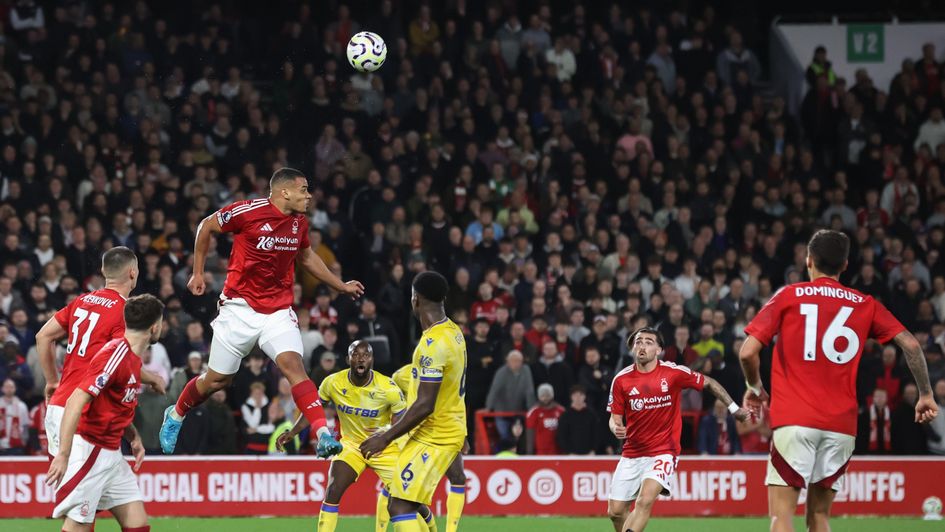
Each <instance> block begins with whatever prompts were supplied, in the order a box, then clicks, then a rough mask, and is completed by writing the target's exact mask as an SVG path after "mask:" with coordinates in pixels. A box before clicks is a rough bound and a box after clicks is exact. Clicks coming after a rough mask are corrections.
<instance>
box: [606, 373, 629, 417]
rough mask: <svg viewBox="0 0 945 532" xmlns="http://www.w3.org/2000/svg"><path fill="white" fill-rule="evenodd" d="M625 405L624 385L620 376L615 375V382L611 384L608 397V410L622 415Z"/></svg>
mask: <svg viewBox="0 0 945 532" xmlns="http://www.w3.org/2000/svg"><path fill="white" fill-rule="evenodd" d="M624 406H625V405H624V394H623V386H622V385H621V384H620V378H619V377H614V382H613V383H612V384H611V385H610V395H609V396H608V397H607V411H608V412H610V413H611V414H617V415H618V416H622V415H623V414H624Z"/></svg>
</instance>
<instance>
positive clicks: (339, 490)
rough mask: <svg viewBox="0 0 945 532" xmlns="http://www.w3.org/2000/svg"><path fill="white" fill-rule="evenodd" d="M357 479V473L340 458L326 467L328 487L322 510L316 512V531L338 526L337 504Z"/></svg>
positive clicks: (323, 531)
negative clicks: (329, 466)
mask: <svg viewBox="0 0 945 532" xmlns="http://www.w3.org/2000/svg"><path fill="white" fill-rule="evenodd" d="M355 480H358V473H357V472H356V471H355V470H354V469H352V468H351V466H349V465H348V464H346V463H344V462H342V461H341V460H335V461H334V462H332V463H331V468H329V469H328V488H327V489H326V490H325V500H324V501H323V502H322V510H321V511H320V512H319V513H318V532H334V530H335V527H336V526H338V505H339V504H341V497H342V496H343V495H344V494H345V491H347V490H348V487H349V486H351V485H352V484H354V481H355Z"/></svg>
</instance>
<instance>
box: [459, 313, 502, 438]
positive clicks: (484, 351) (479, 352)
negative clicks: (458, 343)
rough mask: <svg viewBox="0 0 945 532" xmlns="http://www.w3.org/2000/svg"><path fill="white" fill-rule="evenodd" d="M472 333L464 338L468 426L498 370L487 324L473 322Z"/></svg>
mask: <svg viewBox="0 0 945 532" xmlns="http://www.w3.org/2000/svg"><path fill="white" fill-rule="evenodd" d="M472 333H473V334H472V335H470V336H468V337H467V338H466V358H467V360H466V367H467V369H466V407H467V409H468V411H469V412H470V414H471V415H469V416H467V421H468V422H469V425H470V426H472V425H473V421H474V417H473V415H472V414H473V413H475V412H476V411H477V410H479V409H481V408H483V407H485V405H486V395H487V394H488V392H489V385H490V384H491V383H492V380H493V377H494V376H495V373H496V371H497V370H498V369H499V360H498V358H497V357H496V356H495V354H496V350H497V348H498V345H497V342H496V341H495V340H493V339H492V338H490V337H489V322H488V321H487V320H486V319H485V318H479V319H477V320H475V321H474V322H473V325H472ZM470 432H471V431H470Z"/></svg>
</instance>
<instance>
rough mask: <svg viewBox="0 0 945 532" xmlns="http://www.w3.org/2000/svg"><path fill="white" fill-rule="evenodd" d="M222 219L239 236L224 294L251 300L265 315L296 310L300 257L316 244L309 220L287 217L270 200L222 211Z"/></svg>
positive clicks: (228, 230)
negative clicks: (311, 238) (310, 235)
mask: <svg viewBox="0 0 945 532" xmlns="http://www.w3.org/2000/svg"><path fill="white" fill-rule="evenodd" d="M217 221H218V222H219V223H220V227H222V228H223V232H225V233H233V234H234V237H233V252H232V253H231V254H230V263H229V266H228V267H227V271H226V283H225V284H224V285H223V294H224V295H225V296H226V297H231V298H233V297H241V298H243V299H245V300H246V302H247V303H248V304H249V306H250V307H252V308H253V310H255V311H256V312H259V313H262V314H272V313H273V312H276V311H277V310H281V309H285V308H289V307H291V306H292V284H293V283H294V282H295V258H296V256H297V255H298V254H299V250H301V249H303V248H307V247H310V246H311V244H310V243H309V240H308V220H307V219H306V218H305V216H304V215H301V214H291V215H286V214H282V211H280V210H279V209H277V208H276V207H275V206H274V205H273V204H272V203H270V202H269V200H268V199H256V200H251V201H249V200H248V201H238V202H236V203H232V204H230V205H228V206H226V207H224V208H222V209H220V210H219V211H217Z"/></svg>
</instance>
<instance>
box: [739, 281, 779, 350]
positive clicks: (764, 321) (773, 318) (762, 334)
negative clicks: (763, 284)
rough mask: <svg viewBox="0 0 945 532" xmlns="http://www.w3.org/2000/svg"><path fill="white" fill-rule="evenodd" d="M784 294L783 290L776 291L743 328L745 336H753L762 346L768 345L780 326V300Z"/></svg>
mask: <svg viewBox="0 0 945 532" xmlns="http://www.w3.org/2000/svg"><path fill="white" fill-rule="evenodd" d="M786 293H787V292H786V291H785V290H784V288H782V289H780V290H778V292H777V293H775V294H774V296H772V297H771V299H769V300H768V302H767V303H765V305H764V306H763V307H761V310H759V311H758V314H756V315H755V317H754V318H753V319H752V320H751V323H749V324H748V326H746V327H745V334H747V335H749V336H754V337H755V338H757V339H758V341H759V342H761V343H762V344H764V345H768V344H770V343H771V340H772V339H773V338H774V335H776V334H778V328H779V327H780V325H781V299H782V298H783V297H784V294H786Z"/></svg>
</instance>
